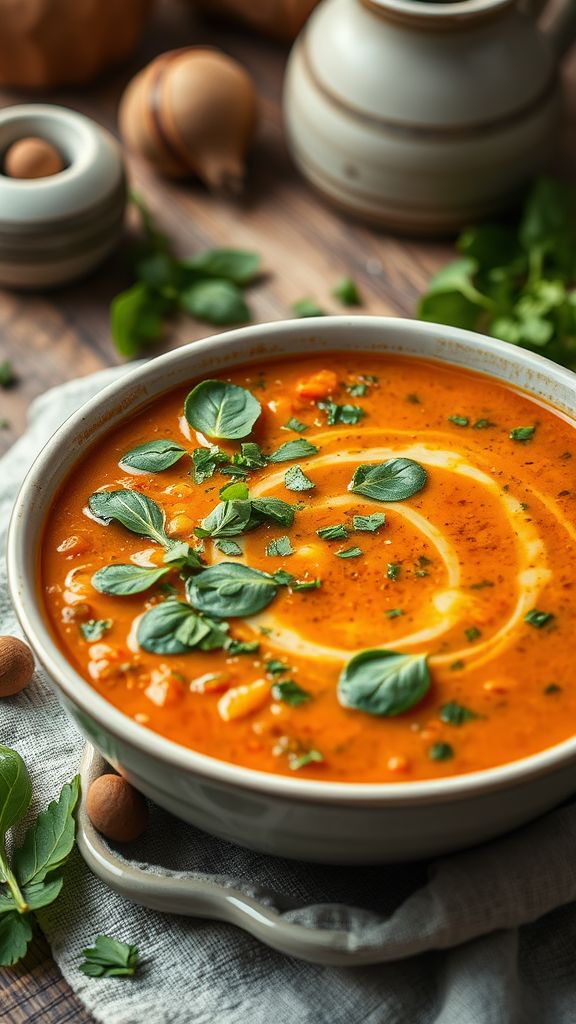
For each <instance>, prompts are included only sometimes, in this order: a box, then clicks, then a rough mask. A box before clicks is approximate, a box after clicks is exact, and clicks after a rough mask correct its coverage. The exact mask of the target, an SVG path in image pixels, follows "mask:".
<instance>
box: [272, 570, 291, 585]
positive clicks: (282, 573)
mask: <svg viewBox="0 0 576 1024" xmlns="http://www.w3.org/2000/svg"><path fill="white" fill-rule="evenodd" d="M272 575H273V577H274V579H275V580H276V583H278V584H279V585H280V586H281V587H291V586H292V584H293V583H294V582H295V580H296V577H295V576H293V575H292V573H291V572H286V569H276V572H273V573H272Z"/></svg>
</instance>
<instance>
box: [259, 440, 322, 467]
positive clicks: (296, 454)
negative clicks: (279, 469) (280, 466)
mask: <svg viewBox="0 0 576 1024" xmlns="http://www.w3.org/2000/svg"><path fill="white" fill-rule="evenodd" d="M317 454H318V448H317V447H316V445H315V444H312V443H311V442H310V441H306V440H305V438H303V437H299V438H295V439H294V440H293V441H285V442H284V444H281V445H280V447H279V448H277V449H276V451H274V452H272V453H271V455H269V456H268V460H269V462H290V460H291V459H305V458H307V457H308V456H309V455H317Z"/></svg>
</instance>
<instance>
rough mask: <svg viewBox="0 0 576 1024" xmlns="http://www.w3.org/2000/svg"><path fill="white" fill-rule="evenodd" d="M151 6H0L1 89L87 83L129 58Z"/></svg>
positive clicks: (11, 1) (12, 1)
mask: <svg viewBox="0 0 576 1024" xmlns="http://www.w3.org/2000/svg"><path fill="white" fill-rule="evenodd" d="M151 6H152V0H0V85H8V86H20V87H51V86H58V85H71V84H73V83H78V82H89V81H91V80H92V79H93V78H95V77H96V76H97V75H98V74H100V72H101V71H103V70H104V69H105V68H108V67H110V66H111V65H113V64H116V63H119V62H120V61H122V60H124V59H125V58H127V57H128V56H129V55H130V53H131V52H132V50H133V48H134V46H135V45H136V43H137V41H138V39H139V36H140V33H141V31H142V28H143V27H144V23H145V21H146V18H147V16H148V13H149V11H150V8H151Z"/></svg>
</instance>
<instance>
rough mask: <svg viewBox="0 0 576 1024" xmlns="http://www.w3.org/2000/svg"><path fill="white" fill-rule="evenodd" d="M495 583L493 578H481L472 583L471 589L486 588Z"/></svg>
mask: <svg viewBox="0 0 576 1024" xmlns="http://www.w3.org/2000/svg"><path fill="white" fill-rule="evenodd" d="M493 586H494V583H493V581H492V580H479V582H478V583H471V584H470V590H485V589H486V587H493Z"/></svg>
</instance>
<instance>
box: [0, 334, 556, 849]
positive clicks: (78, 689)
mask: <svg viewBox="0 0 576 1024" xmlns="http://www.w3.org/2000/svg"><path fill="white" fill-rule="evenodd" d="M333 349H344V350H348V351H350V350H358V351H362V350H364V351H366V350H368V351H375V352H379V351H384V352H385V351H390V352H400V353H406V354H408V355H420V356H425V357H426V358H432V359H437V360H440V361H441V362H447V363H453V364H455V365H460V366H468V367H472V368H474V369H477V370H481V371H483V372H485V373H489V374H492V375H493V376H494V377H496V378H499V379H501V380H504V381H509V382H510V383H512V384H514V385H516V386H519V387H522V388H525V389H527V390H528V391H531V392H533V393H534V394H536V395H538V396H540V397H542V398H544V399H546V400H548V401H550V402H553V403H554V404H555V405H556V406H558V407H559V408H561V409H563V410H565V411H567V412H568V413H571V414H573V415H576V377H575V376H574V375H573V374H572V373H570V372H569V371H567V370H564V369H562V368H561V367H559V366H556V365H555V364H553V363H551V362H549V361H548V360H546V359H543V358H541V357H540V356H536V355H532V354H531V353H529V352H525V351H523V350H522V349H518V348H515V347H513V346H512V345H506V344H503V343H502V342H499V341H494V340H492V339H490V338H484V337H482V336H480V335H477V334H472V333H470V332H468V331H460V330H456V329H455V328H450V327H438V326H436V325H434V324H428V323H418V322H414V321H410V320H399V319H388V318H384V317H369V316H350V317H349V316H340V317H326V318H323V319H318V320H314V322H313V323H311V322H310V321H309V320H297V321H284V322H282V323H273V324H262V325H259V326H257V327H246V328H242V329H241V330H238V331H230V332H229V333H227V334H223V335H220V336H219V337H217V338H208V339H206V340H205V341H198V342H194V344H192V345H189V346H187V347H186V348H181V349H178V350H177V351H175V352H170V353H168V354H167V355H164V356H160V357H159V358H158V359H154V360H152V361H151V362H149V363H147V364H145V365H144V366H141V367H140V368H138V369H136V370H134V371H133V372H132V373H130V374H128V375H127V376H126V377H125V378H123V379H122V380H120V381H119V382H118V383H116V384H112V385H110V386H109V387H108V388H106V389H105V390H104V391H103V392H102V393H101V394H100V395H98V397H97V398H95V399H93V400H92V401H91V402H88V403H87V405H85V406H84V407H83V408H82V409H81V410H80V411H79V412H77V413H76V414H75V415H74V416H72V417H70V419H69V420H67V422H66V423H65V424H64V426H62V427H61V428H60V430H59V431H58V432H57V433H56V434H55V435H54V437H53V438H52V439H51V441H50V442H49V443H48V444H47V445H46V447H45V448H44V450H43V451H42V453H41V454H40V455H39V457H38V459H37V460H36V462H35V464H34V466H33V468H32V469H31V471H30V473H29V474H28V477H27V478H26V481H25V483H24V485H23V487H22V490H21V492H20V495H19V497H18V500H17V502H16V507H15V510H14V514H13V518H12V522H11V526H10V535H9V544H8V569H9V579H10V589H11V594H12V598H13V601H14V604H15V607H16V611H17V614H18V617H19V619H20V622H21V624H22V627H23V629H24V631H25V633H26V635H27V637H28V639H29V640H30V643H31V644H32V646H33V648H34V651H35V653H36V656H37V658H38V660H39V661H40V662H41V663H42V665H43V666H44V668H45V669H46V671H47V673H48V675H49V677H50V678H51V680H52V681H53V685H54V687H55V689H56V691H57V693H58V695H59V697H60V699H61V700H62V702H63V703H64V705H65V707H66V708H67V710H68V711H69V713H70V714H71V716H72V718H73V719H74V721H75V722H76V724H77V726H78V728H79V729H80V731H81V732H82V733H83V734H84V735H85V736H87V737H88V739H89V740H90V741H91V742H92V743H93V744H94V746H95V747H97V748H98V750H100V751H101V753H102V754H103V755H104V756H105V757H106V759H107V760H108V761H109V762H110V763H111V764H113V765H114V766H115V767H116V768H117V769H118V770H119V771H120V772H122V774H123V775H125V776H126V777H127V778H128V779H129V780H130V781H131V782H132V783H133V784H134V785H135V786H136V787H137V788H138V789H140V790H141V791H142V792H143V793H146V794H147V795H148V796H149V797H151V798H152V799H153V800H155V801H156V802H157V803H158V804H160V805H161V806H163V807H166V808H167V809H168V810H170V811H172V812H173V813H174V814H176V815H178V816H179V817H181V818H183V819H185V820H186V821H190V822H193V823H194V824H195V825H198V826H199V827H200V828H203V829H205V830H206V831H208V832H212V833H214V834H215V835H218V836H221V837H223V838H224V839H228V840H230V841H231V842H235V843H239V844H241V845H244V846H249V847H252V848H254V849H257V850H263V851H266V852H268V853H275V854H281V855H285V856H288V857H298V858H302V859H308V860H317V861H324V862H333V863H340V864H353V863H369V862H376V861H393V860H397V859H401V858H412V859H414V858H419V857H425V856H429V855H432V854H437V853H440V852H443V851H447V850H453V849H457V848H458V847H464V846H469V845H471V844H473V843H477V842H479V841H481V840H485V839H488V838H490V837H492V836H495V835H497V834H499V833H502V832H505V831H506V830H508V829H511V828H514V827H515V826H517V825H520V824H522V823H523V822H526V821H528V820H529V819H530V818H533V817H535V816H536V815H538V814H541V813H542V812H543V811H545V810H547V809H548V808H550V807H552V806H553V805H554V804H557V803H559V802H560V801H561V800H562V799H564V798H566V797H567V796H568V795H569V794H570V793H572V792H573V791H574V790H575V789H576V770H575V765H576V739H571V740H567V741H565V742H564V743H561V744H559V745H557V746H555V747H552V748H550V749H548V750H544V751H543V752H542V753H540V754H536V755H533V756H532V757H528V758H525V759H523V760H521V761H515V762H512V763H511V764H507V765H503V766H501V767H498V768H492V769H489V770H487V771H482V772H474V773H471V774H469V775H461V776H456V777H453V778H445V779H434V780H430V781H421V782H402V783H399V784H382V785H374V784H347V783H337V782H316V781H312V780H307V779H297V778H287V777H285V776H275V775H270V774H267V773H263V772H257V771H253V770H251V769H248V768H242V767H240V766H238V765H234V764H228V763H226V762H224V761H218V760H216V759H215V758H212V757H207V756H206V755H204V754H198V753H195V752H194V751H193V750H187V749H185V748H184V747H181V746H178V745H177V744H175V743H173V742H171V741H170V740H167V739H164V738H163V737H162V736H159V735H157V734H156V733H153V732H150V731H149V730H147V729H146V728H144V727H143V726H141V725H138V724H137V723H136V722H135V721H133V720H132V719H130V718H128V717H126V716H125V715H123V714H122V713H121V712H120V711H118V710H117V709H116V708H114V707H112V705H111V704H108V703H107V702H106V701H105V700H104V698H103V697H101V696H99V694H97V693H96V691H95V690H93V689H92V687H91V686H90V685H89V684H88V683H87V682H85V680H84V679H82V677H81V676H80V675H79V674H78V673H77V672H76V671H75V670H74V669H73V668H72V666H71V665H70V664H68V662H67V660H66V658H65V657H64V655H63V654H62V653H61V651H60V650H59V649H58V647H57V645H56V643H55V641H54V639H53V637H52V635H51V633H50V630H49V628H48V625H47V623H46V621H45V619H44V616H43V613H42V608H41V605H40V601H39V596H38V593H37V564H38V563H37V553H38V545H39V543H40V539H41V531H42V524H43V521H44V518H45V516H46V513H47V511H48V509H49V507H50V503H51V501H52V498H53V496H54V494H55V492H56V491H57V489H58V487H59V486H60V484H61V483H62V481H63V480H64V478H65V477H66V475H67V474H68V472H69V471H70V469H71V467H72V466H73V465H74V464H75V463H76V462H77V461H78V460H79V459H81V458H82V457H83V455H84V454H85V452H86V448H87V445H89V444H93V443H95V442H97V441H98V440H99V439H100V438H103V437H105V435H106V434H107V432H108V431H109V430H110V429H111V428H113V427H114V425H115V424H116V423H119V422H120V421H121V420H123V419H124V418H125V417H127V416H130V415H131V413H134V412H135V411H137V410H139V409H140V408H141V407H142V405H143V404H145V403H147V402H149V401H150V399H153V398H155V397H156V396H157V395H160V394H162V393H163V392H165V391H166V390H168V389H170V388H172V387H174V386H182V383H183V382H185V381H187V380H192V379H193V378H197V377H203V376H214V375H217V374H219V373H225V372H226V370H227V369H228V368H229V367H231V366H233V365H234V364H235V363H238V362H245V363H260V362H261V361H262V360H264V359H268V358H273V357H276V356H281V355H283V354H287V355H288V354H292V355H294V354H296V353H299V352H306V353H311V352H322V351H328V352H329V351H330V350H333Z"/></svg>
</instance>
